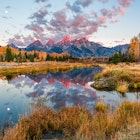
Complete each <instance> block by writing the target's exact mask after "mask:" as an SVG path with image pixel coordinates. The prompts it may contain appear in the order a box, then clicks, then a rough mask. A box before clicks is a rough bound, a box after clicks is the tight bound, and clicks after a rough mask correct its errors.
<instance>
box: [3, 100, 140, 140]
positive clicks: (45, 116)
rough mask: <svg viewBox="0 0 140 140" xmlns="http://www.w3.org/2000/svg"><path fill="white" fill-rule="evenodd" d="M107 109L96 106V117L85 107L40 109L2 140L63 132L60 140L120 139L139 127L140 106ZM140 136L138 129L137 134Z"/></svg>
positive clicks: (35, 139)
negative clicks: (56, 110) (132, 127)
mask: <svg viewBox="0 0 140 140" xmlns="http://www.w3.org/2000/svg"><path fill="white" fill-rule="evenodd" d="M108 109H109V108H108V107H107V106H106V105H105V104H104V103H101V102H100V103H98V104H97V105H96V106H95V110H96V111H97V112H96V113H95V114H92V113H90V112H89V111H88V110H87V109H85V108H82V107H69V108H64V109H61V110H60V111H59V112H54V111H53V110H52V109H49V108H47V107H44V106H38V107H36V108H35V109H34V110H33V112H32V113H31V115H30V116H24V117H23V118H22V119H21V120H19V123H18V124H17V125H16V126H15V127H14V128H13V129H9V131H8V132H7V133H6V135H5V137H4V138H3V140H39V139H43V135H44V134H45V133H47V132H51V133H52V134H53V133H55V132H60V133H62V134H63V137H62V138H61V139H60V140H62V139H63V140H72V139H74V140H93V139H95V140H96V139H98V140H118V139H120V137H121V136H122V137H123V135H124V134H125V135H127V134H128V133H127V132H129V131H130V129H129V127H130V126H131V125H132V124H133V125H134V124H140V117H139V116H140V103H136V102H128V101H124V102H123V103H122V104H121V105H120V106H119V107H118V108H117V109H116V110H115V111H114V112H113V113H112V112H111V111H109V110H108ZM139 133H140V129H137V134H135V135H139ZM132 136H133V135H132ZM131 138H132V139H133V137H131Z"/></svg>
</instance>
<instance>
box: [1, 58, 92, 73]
mask: <svg viewBox="0 0 140 140" xmlns="http://www.w3.org/2000/svg"><path fill="white" fill-rule="evenodd" d="M1 65H2V66H1ZM0 66H1V67H2V68H0V75H11V74H26V73H42V72H44V71H46V72H48V71H54V72H57V71H66V70H71V69H74V68H83V67H93V65H92V64H83V63H68V62H50V61H48V62H33V63H30V62H29V63H22V64H20V65H18V64H17V63H13V62H12V63H0Z"/></svg>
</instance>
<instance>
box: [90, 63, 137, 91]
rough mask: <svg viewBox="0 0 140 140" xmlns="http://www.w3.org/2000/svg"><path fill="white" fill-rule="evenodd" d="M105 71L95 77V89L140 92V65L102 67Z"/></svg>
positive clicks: (105, 65)
mask: <svg viewBox="0 0 140 140" xmlns="http://www.w3.org/2000/svg"><path fill="white" fill-rule="evenodd" d="M101 67H103V68H104V70H103V71H102V72H101V73H99V74H98V75H96V76H95V78H94V79H95V83H94V85H93V87H95V88H96V89H100V90H117V91H118V92H121V93H125V92H127V91H133V90H135V91H138V90H140V64H136V63H130V64H126V63H120V64H117V65H113V64H108V65H107V64H104V65H101Z"/></svg>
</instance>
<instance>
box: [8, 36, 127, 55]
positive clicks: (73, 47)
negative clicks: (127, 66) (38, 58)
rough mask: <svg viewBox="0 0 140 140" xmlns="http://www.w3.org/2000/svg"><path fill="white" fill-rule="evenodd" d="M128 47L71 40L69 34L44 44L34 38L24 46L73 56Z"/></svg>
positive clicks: (120, 49) (112, 53) (103, 53)
mask: <svg viewBox="0 0 140 140" xmlns="http://www.w3.org/2000/svg"><path fill="white" fill-rule="evenodd" d="M10 46H13V47H14V48H15V45H14V44H12V45H11V44H10ZM128 47H129V44H124V45H118V46H115V47H112V48H108V47H105V46H102V45H100V44H99V43H95V42H91V41H88V40H87V39H86V38H80V39H75V40H71V39H70V36H66V37H64V38H63V39H62V40H61V41H60V42H57V43H55V41H54V40H52V39H50V40H49V41H48V42H47V43H46V44H45V45H43V44H42V43H41V42H40V41H39V40H36V41H35V42H33V43H31V44H30V45H28V46H27V47H26V51H33V50H38V51H44V52H48V53H58V54H61V53H63V52H66V53H68V54H70V55H71V56H73V57H103V56H112V55H114V53H116V52H119V51H120V52H122V53H125V52H126V51H127V49H128Z"/></svg>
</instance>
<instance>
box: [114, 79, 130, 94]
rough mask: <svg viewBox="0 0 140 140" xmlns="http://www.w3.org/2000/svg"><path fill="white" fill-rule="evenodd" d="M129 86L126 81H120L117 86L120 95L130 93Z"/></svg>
mask: <svg viewBox="0 0 140 140" xmlns="http://www.w3.org/2000/svg"><path fill="white" fill-rule="evenodd" d="M128 86H129V84H128V83H127V82H126V81H120V82H118V84H117V87H116V91H118V92H120V93H126V92H127V91H128Z"/></svg>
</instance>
